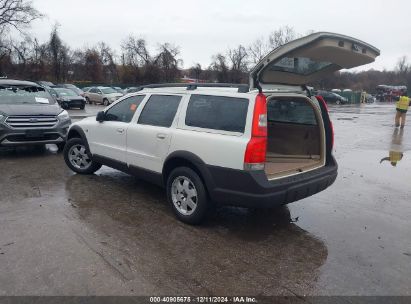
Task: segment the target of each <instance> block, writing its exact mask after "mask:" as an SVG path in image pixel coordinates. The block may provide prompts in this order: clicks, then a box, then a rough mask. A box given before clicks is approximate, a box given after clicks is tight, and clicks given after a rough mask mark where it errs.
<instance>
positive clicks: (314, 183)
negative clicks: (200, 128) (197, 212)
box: [206, 157, 338, 208]
mask: <svg viewBox="0 0 411 304" xmlns="http://www.w3.org/2000/svg"><path fill="white" fill-rule="evenodd" d="M208 169H209V172H210V175H211V177H212V180H213V183H212V185H207V187H208V190H209V193H210V196H211V199H212V200H213V201H216V202H218V203H221V204H225V205H235V206H243V207H253V208H271V207H276V206H280V205H284V204H288V203H292V202H294V201H297V200H300V199H303V198H306V197H308V196H311V195H313V194H315V193H318V192H320V191H323V190H324V189H326V188H327V187H329V186H330V185H331V184H332V183H334V181H335V179H336V178H337V170H338V166H337V163H336V161H335V159H334V158H333V157H331V160H330V161H329V162H328V164H327V165H326V166H324V167H322V168H319V169H316V170H313V171H310V172H306V173H301V174H299V175H295V176H291V177H286V178H283V179H279V180H275V181H269V180H267V177H266V175H265V173H264V172H263V171H255V172H247V171H242V170H233V169H226V168H221V167H213V166H208ZM206 183H207V181H206ZM207 184H209V183H207Z"/></svg>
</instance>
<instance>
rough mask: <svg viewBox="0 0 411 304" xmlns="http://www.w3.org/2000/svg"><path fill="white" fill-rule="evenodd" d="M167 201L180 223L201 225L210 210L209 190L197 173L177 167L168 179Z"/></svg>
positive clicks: (186, 168)
mask: <svg viewBox="0 0 411 304" xmlns="http://www.w3.org/2000/svg"><path fill="white" fill-rule="evenodd" d="M166 191H167V200H168V202H169V203H170V204H171V207H172V209H173V212H174V214H175V216H176V217H177V219H179V220H180V221H182V222H184V223H187V224H191V225H196V224H200V223H201V222H202V221H203V220H204V218H205V217H206V215H207V213H208V211H209V210H210V206H211V204H210V203H209V200H208V197H207V190H206V188H205V186H204V183H203V181H202V180H201V178H200V177H199V176H198V174H197V173H196V172H194V171H193V170H192V169H190V168H188V167H177V168H176V169H174V170H173V171H172V172H171V173H170V174H169V176H168V178H167V187H166Z"/></svg>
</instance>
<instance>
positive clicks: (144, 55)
mask: <svg viewBox="0 0 411 304" xmlns="http://www.w3.org/2000/svg"><path fill="white" fill-rule="evenodd" d="M121 49H122V50H123V54H124V56H123V57H124V58H123V59H124V60H125V61H126V62H125V63H126V64H129V65H133V66H135V67H138V66H143V65H145V64H149V63H151V60H152V59H151V56H150V53H149V51H148V49H147V46H146V41H145V40H144V39H142V38H136V37H134V36H132V35H130V36H128V37H127V38H126V40H124V41H123V43H122V44H121Z"/></svg>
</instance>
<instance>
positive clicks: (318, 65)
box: [269, 57, 332, 75]
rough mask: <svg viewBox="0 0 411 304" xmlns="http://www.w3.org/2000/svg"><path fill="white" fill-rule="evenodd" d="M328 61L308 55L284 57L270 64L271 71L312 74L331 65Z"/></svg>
mask: <svg viewBox="0 0 411 304" xmlns="http://www.w3.org/2000/svg"><path fill="white" fill-rule="evenodd" d="M331 65H332V63H331V62H328V61H315V60H312V59H310V58H306V57H283V58H281V59H280V60H279V61H277V62H273V63H271V64H270V65H269V70H270V71H278V72H288V73H294V74H300V75H310V74H312V73H314V72H318V71H320V70H322V69H325V68H326V67H329V66H331Z"/></svg>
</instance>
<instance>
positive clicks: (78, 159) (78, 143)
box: [63, 138, 101, 174]
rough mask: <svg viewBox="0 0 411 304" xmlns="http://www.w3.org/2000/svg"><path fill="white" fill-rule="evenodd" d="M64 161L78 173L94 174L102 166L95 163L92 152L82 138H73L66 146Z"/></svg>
mask: <svg viewBox="0 0 411 304" xmlns="http://www.w3.org/2000/svg"><path fill="white" fill-rule="evenodd" d="M63 154H64V161H65V162H66V164H67V166H68V167H69V168H70V169H71V170H73V171H74V172H76V173H80V174H93V173H94V172H96V171H97V170H98V169H100V168H101V164H99V163H97V162H95V161H93V159H92V156H91V154H90V152H89V151H88V150H87V147H86V145H85V143H84V141H83V140H82V139H81V138H72V139H70V140H69V141H67V143H66V145H65V146H64V151H63Z"/></svg>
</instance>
